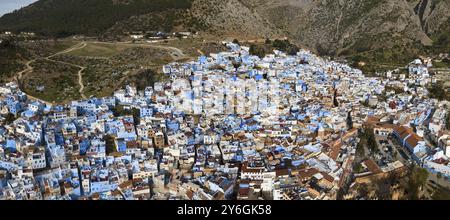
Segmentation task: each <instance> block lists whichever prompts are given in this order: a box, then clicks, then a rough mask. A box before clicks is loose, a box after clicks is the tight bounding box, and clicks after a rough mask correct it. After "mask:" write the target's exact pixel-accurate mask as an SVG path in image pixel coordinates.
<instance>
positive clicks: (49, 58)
mask: <svg viewBox="0 0 450 220" xmlns="http://www.w3.org/2000/svg"><path fill="white" fill-rule="evenodd" d="M86 46H87V43H86V42H84V41H83V42H80V43H78V44H76V45H73V46H72V47H70V48H67V49H65V50H62V51H60V52H57V53H55V54H52V55H50V56H47V57H45V58H43V59H44V60H47V61H50V62H56V63H61V64H65V65H70V66H74V67H77V68H79V69H80V70H79V71H78V84H79V85H80V89H79V90H78V91H79V93H80V95H81V97H82V98H83V99H86V96H85V95H84V93H83V90H84V84H83V71H84V70H85V69H86V67H84V66H80V65H76V64H73V63H67V62H63V61H59V60H53V59H52V57H55V56H57V55H60V54H65V53H70V52H72V51H74V50H79V49H82V48H84V47H86ZM36 60H38V59H33V60H30V61H28V62H27V63H25V66H26V69H24V70H22V71H20V72H18V73H17V81H18V82H20V80H21V79H22V77H23V75H24V74H25V73H28V72H31V71H33V67H32V66H31V63H33V62H35V61H36ZM27 96H28V98H29V99H32V100H37V101H40V102H43V103H46V104H50V103H49V102H47V101H44V100H42V99H39V98H36V97H34V96H31V95H29V94H27Z"/></svg>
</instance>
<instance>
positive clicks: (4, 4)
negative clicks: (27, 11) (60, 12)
mask: <svg viewBox="0 0 450 220" xmlns="http://www.w3.org/2000/svg"><path fill="white" fill-rule="evenodd" d="M35 1H37V0H0V16H2V15H4V14H6V13H10V12H13V11H14V10H16V9H20V8H22V7H24V6H27V5H29V4H31V3H33V2H35Z"/></svg>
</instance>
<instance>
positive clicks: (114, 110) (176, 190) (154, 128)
mask: <svg viewBox="0 0 450 220" xmlns="http://www.w3.org/2000/svg"><path fill="white" fill-rule="evenodd" d="M224 44H226V46H227V47H228V48H229V51H226V52H221V53H217V54H211V55H210V56H209V57H206V56H202V57H199V59H198V60H196V61H191V62H187V63H172V64H169V65H166V66H164V68H163V72H164V73H165V74H167V75H168V76H169V78H170V80H167V81H165V82H157V83H155V84H154V85H153V86H151V87H147V88H146V89H145V90H144V91H138V90H137V89H136V88H135V87H133V86H127V87H126V88H124V89H122V90H119V91H116V92H115V93H114V95H113V96H112V97H104V98H90V99H88V100H81V101H72V102H71V103H68V104H65V105H51V104H49V103H42V102H39V101H36V100H33V98H32V97H29V96H27V95H26V94H24V93H23V92H21V91H20V89H19V88H18V86H17V85H16V84H14V83H8V84H6V85H3V86H1V87H0V97H1V99H0V110H1V112H0V113H1V114H2V115H4V117H2V118H0V145H1V148H0V169H1V170H0V199H126V200H132V199H194V200H212V199H214V200H220V199H240V200H245V199H275V200H280V199H288V200H290V199H292V200H294V199H336V198H337V196H338V194H339V192H340V190H342V189H344V188H346V187H348V186H349V185H351V183H352V182H356V183H362V182H367V181H369V180H370V179H371V178H373V177H383V176H386V175H388V174H389V173H392V172H400V173H401V172H402V171H403V170H404V169H405V167H406V166H407V165H408V164H409V163H415V164H417V165H419V166H422V167H424V168H427V169H428V170H430V171H432V172H439V173H442V174H444V175H447V176H450V166H449V164H448V161H449V159H448V158H449V157H450V136H449V134H450V132H449V131H448V130H446V128H445V117H446V114H447V113H448V104H449V103H448V102H445V101H438V100H435V99H430V98H429V94H428V90H427V89H426V88H425V87H424V85H425V84H428V83H432V81H433V79H432V78H431V77H430V75H429V74H428V71H427V65H426V63H425V64H424V63H423V62H422V61H421V60H417V61H414V62H413V63H411V67H410V69H409V72H410V73H409V74H408V76H406V75H398V74H392V73H389V74H388V76H387V77H386V78H379V77H372V78H369V77H365V76H364V75H363V74H362V72H361V71H360V70H357V69H353V68H351V67H349V66H348V65H346V64H342V63H338V62H334V61H330V60H326V59H323V58H320V57H318V56H316V55H314V54H312V53H311V52H309V51H306V50H300V51H299V52H298V53H297V54H296V55H286V54H285V53H283V52H280V51H274V54H270V55H266V56H265V57H264V58H259V57H257V56H252V55H250V54H249V48H247V47H243V46H239V45H237V44H234V43H229V42H224ZM398 90H400V91H398ZM363 131H365V132H366V133H367V131H369V133H370V134H369V135H368V136H369V138H367V140H368V141H367V140H365V141H366V142H369V143H367V145H368V146H372V145H374V146H373V148H371V149H369V151H371V152H372V153H373V154H374V155H375V157H374V159H368V160H364V161H358V160H357V152H356V151H357V146H358V144H359V143H360V142H361V141H362V137H361V135H360V134H361V133H363ZM378 149H381V150H378ZM396 152H399V153H398V155H397V153H396ZM355 164H358V165H360V167H359V168H360V169H358V170H354V167H357V166H355ZM369 177H370V178H369ZM346 196H347V197H351V195H346Z"/></svg>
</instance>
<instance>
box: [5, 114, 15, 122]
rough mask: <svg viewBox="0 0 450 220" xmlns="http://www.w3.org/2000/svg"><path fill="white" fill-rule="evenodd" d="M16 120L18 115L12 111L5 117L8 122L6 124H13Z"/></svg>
mask: <svg viewBox="0 0 450 220" xmlns="http://www.w3.org/2000/svg"><path fill="white" fill-rule="evenodd" d="M15 120H16V116H15V115H13V114H11V113H8V114H7V115H6V117H5V122H6V124H11V123H13V122H14V121H15Z"/></svg>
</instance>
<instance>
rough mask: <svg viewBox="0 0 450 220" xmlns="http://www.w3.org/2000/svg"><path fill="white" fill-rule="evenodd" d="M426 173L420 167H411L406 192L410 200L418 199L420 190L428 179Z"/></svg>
mask: <svg viewBox="0 0 450 220" xmlns="http://www.w3.org/2000/svg"><path fill="white" fill-rule="evenodd" d="M428 175H429V173H428V171H427V170H426V169H423V168H421V167H413V168H412V170H411V173H410V175H409V178H408V182H407V186H406V190H407V192H408V198H409V199H411V200H418V199H419V192H420V188H421V187H423V186H424V185H425V183H426V182H427V179H428Z"/></svg>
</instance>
